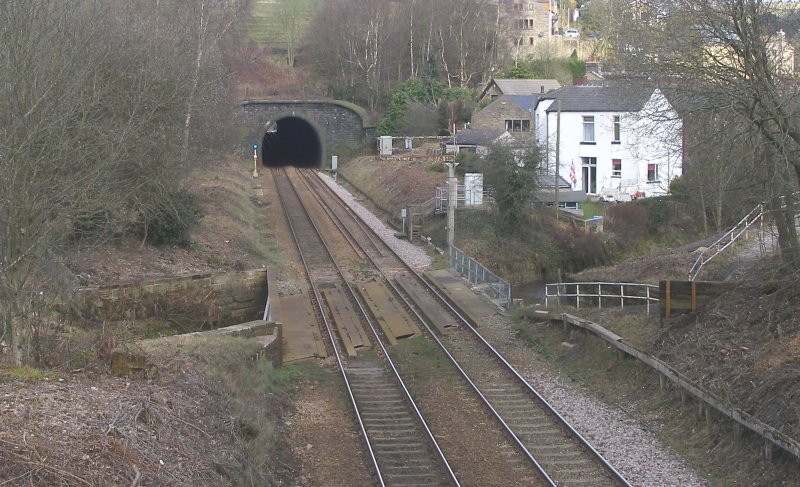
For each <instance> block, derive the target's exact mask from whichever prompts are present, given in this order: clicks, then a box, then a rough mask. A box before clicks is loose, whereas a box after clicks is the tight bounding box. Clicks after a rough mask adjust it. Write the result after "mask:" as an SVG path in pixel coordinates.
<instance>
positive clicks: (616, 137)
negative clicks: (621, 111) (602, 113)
mask: <svg viewBox="0 0 800 487" xmlns="http://www.w3.org/2000/svg"><path fill="white" fill-rule="evenodd" d="M620 125H621V124H620V120H619V115H614V140H613V142H619V141H620V138H619V136H620V131H621V130H620V129H621V126H620Z"/></svg>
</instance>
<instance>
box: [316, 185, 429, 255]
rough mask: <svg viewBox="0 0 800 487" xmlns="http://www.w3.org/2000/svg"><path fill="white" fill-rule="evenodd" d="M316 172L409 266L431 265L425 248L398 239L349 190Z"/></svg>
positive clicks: (391, 230) (392, 231)
mask: <svg viewBox="0 0 800 487" xmlns="http://www.w3.org/2000/svg"><path fill="white" fill-rule="evenodd" d="M317 174H319V176H320V178H322V180H323V181H325V183H326V184H327V185H328V186H329V187H330V188H332V189H333V190H334V191H335V192H336V194H338V195H339V197H341V198H342V200H344V202H345V203H347V205H348V206H349V207H350V208H351V209H352V210H353V211H354V212H355V213H356V214H357V215H358V216H359V217H361V219H362V220H364V221H365V222H366V223H367V224H368V225H369V226H370V227H371V228H372V230H373V231H374V232H375V233H377V234H378V236H379V237H380V238H381V239H382V240H383V241H384V242H386V244H387V245H388V246H389V247H391V248H392V250H394V251H395V252H396V253H397V255H399V256H400V258H401V259H403V260H404V261H406V262H407V263H408V264H409V265H410V266H411V267H413V268H415V269H421V268H424V267H427V266H429V265H431V258H430V256H428V254H426V253H425V250H423V249H421V248H419V247H417V246H416V245H414V244H412V243H411V242H409V241H407V240H400V239H398V238H397V237H395V236H394V233H395V231H394V230H393V229H391V228H389V227H387V226H386V225H385V224H384V223H383V221H381V220H380V218H378V217H376V216H375V215H373V214H372V213H371V212H370V211H369V210H367V209H366V208H364V207H363V206H361V203H359V202H358V201H357V200H356V199H355V197H354V196H353V195H352V194H351V193H350V192H349V191H347V190H346V189H344V188H342V187H341V186H339V185H338V184H337V183H336V182H335V181H334V180H333V178H331V177H330V176H328V175H327V174H325V173H322V172H320V173H317Z"/></svg>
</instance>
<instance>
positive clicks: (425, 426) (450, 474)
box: [281, 175, 461, 487]
mask: <svg viewBox="0 0 800 487" xmlns="http://www.w3.org/2000/svg"><path fill="white" fill-rule="evenodd" d="M287 181H288V182H289V185H290V186H291V187H292V189H293V191H294V193H295V195H296V196H297V199H298V201H299V203H300V206H301V208H302V209H303V213H304V214H305V215H306V217H307V218H308V220H309V223H310V224H311V226H312V227H313V228H314V231H315V232H316V233H317V236H318V238H319V240H320V243H321V244H322V246H323V247H324V249H325V251H326V253H327V254H328V256H329V258H330V262H331V263H332V264H333V266H334V267H335V268H336V271H337V273H338V275H339V277H340V278H341V280H342V282H343V283H344V286H345V287H346V288H347V290H348V293H349V296H350V297H351V299H353V300H354V301H355V303H356V305H357V306H358V308H359V311H361V315H362V316H363V317H364V319H365V320H366V322H367V324H368V325H369V327H370V329H371V331H372V333H373V335H374V336H375V338H376V340H377V342H378V345H379V346H380V349H381V352H382V353H383V355H384V358H385V360H386V363H387V364H388V366H389V368H390V369H391V371H392V373H393V376H394V378H395V379H396V381H397V382H398V384H399V385H400V388H401V390H402V391H403V395H404V397H405V399H406V401H407V402H408V404H409V405H410V406H411V409H412V410H413V412H414V415H415V417H416V418H417V419H418V421H419V422H420V425H421V426H422V428H423V430H424V431H425V434H426V436H427V437H428V440H429V441H430V443H431V446H432V447H433V449H434V451H435V452H436V454H437V457H438V459H439V461H440V462H441V463H442V466H443V467H444V470H445V472H446V473H447V476H448V480H449V481H450V482H451V483H452V484H453V485H455V486H457V487H460V485H461V484H460V483H459V481H458V478H457V477H456V475H455V472H454V471H453V469H452V467H451V466H450V464H449V462H448V461H447V457H446V456H445V454H444V452H443V451H442V449H441V448H440V447H439V444H438V442H437V441H436V438H435V437H434V436H433V432H432V431H431V430H430V428H429V426H428V424H427V422H426V421H425V418H424V417H423V415H422V412H421V411H420V410H419V408H418V407H417V405H416V403H415V402H414V399H413V398H412V397H411V393H410V392H409V390H408V388H407V387H406V384H405V382H404V381H403V379H402V377H401V376H400V373H399V371H398V370H397V368H396V367H395V365H394V362H393V361H392V360H391V357H390V356H389V353H388V351H387V350H386V348H385V347H384V346H383V343H382V342H381V340H380V336H379V334H378V332H377V330H376V328H375V325H374V323H373V322H372V320H371V319H370V318H369V313H368V312H367V310H366V309H365V308H364V306H363V304H362V303H361V301H360V300H359V299H358V297H357V294H356V293H355V291H354V290H353V288H352V287H351V286H350V284H349V283H348V282H347V279H346V278H345V276H344V273H343V271H342V270H341V268H340V267H339V265H338V263H337V262H336V259H335V258H334V257H333V254H332V252H331V250H330V248H329V247H328V245H327V244H326V243H325V241H324V239H323V238H322V235H321V233H320V232H319V229H318V228H317V226H316V224H315V223H314V221H313V219H312V218H311V215H310V213H309V212H308V209H307V208H306V206H305V204H304V203H303V201H302V199H301V198H300V196H299V192H298V191H297V189H296V188H295V186H294V183H293V182H292V180H291V178H290V177H288V175H287ZM281 201H283V199H282V198H281ZM284 210H285V208H284ZM287 220H289V218H288V215H287ZM290 228H291V223H290ZM292 235H293V236H294V237H295V241H296V242H297V237H296V235H295V233H294V230H292ZM298 250H300V245H299V244H298ZM301 259H302V251H301ZM303 266H304V268H305V269H306V274H307V275H308V276H309V281H311V279H310V272H309V270H308V267H307V265H306V263H305V261H303ZM311 286H312V288H313V289H314V293H315V297H316V299H317V300H319V299H320V298H319V295H318V292H317V290H316V286H315V285H314V283H313V282H311ZM320 302H321V301H320ZM321 314H322V315H323V321H324V323H325V327H326V329H327V331H328V334H329V335H330V336H331V341H332V342H335V339H334V336H335V335H334V334H333V330H332V327H331V325H330V323H329V320H328V319H327V317H325V313H324V312H323V313H321ZM334 350H335V352H336V359H337V363H338V364H339V367H340V371H341V372H342V376H343V377H344V380H345V384H346V386H347V389H348V394H349V395H350V399H351V403H352V404H353V407H354V408H355V409H356V415H357V417H358V422H359V426H360V429H361V432H362V434H363V436H364V439H365V442H366V443H367V445H368V448H369V452H370V456H371V458H372V460H373V466H374V467H375V469H376V472H377V474H378V477H379V479H380V482H381V485H382V486H383V485H385V483H384V480H383V476H382V474H381V471H380V467H379V465H378V463H377V458H376V456H375V453H374V451H373V449H372V445H371V443H370V440H369V435H368V434H367V431H366V428H365V425H364V423H363V420H362V418H361V414H360V412H359V408H358V405H357V401H356V400H355V397H354V395H353V391H352V389H351V387H350V381H349V380H348V378H347V373H346V371H345V367H344V364H343V362H342V360H341V358H340V355H339V352H338V348H337V347H336V346H335V345H334Z"/></svg>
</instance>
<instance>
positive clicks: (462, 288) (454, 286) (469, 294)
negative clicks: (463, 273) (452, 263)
mask: <svg viewBox="0 0 800 487" xmlns="http://www.w3.org/2000/svg"><path fill="white" fill-rule="evenodd" d="M425 276H426V277H427V278H428V279H430V281H431V282H432V283H433V284H434V285H435V286H436V288H437V289H439V290H440V291H441V292H442V293H443V294H444V295H445V296H446V297H447V298H448V299H449V300H450V301H451V302H452V303H455V305H456V307H457V308H458V309H459V311H460V312H462V313H464V314H466V315H467V316H469V318H471V319H472V321H475V322H477V321H479V320H480V319H481V318H485V317H487V316H491V315H494V314H498V313H500V312H501V310H500V308H498V307H497V305H495V304H494V303H492V302H491V301H490V300H489V299H488V298H487V297H485V296H483V295H482V294H479V293H477V292H475V291H473V290H472V289H470V288H469V285H468V283H467V282H466V281H465V280H463V279H462V278H461V277H460V276H459V275H458V274H457V273H455V272H454V271H452V270H450V269H440V270H436V271H428V272H426V273H425Z"/></svg>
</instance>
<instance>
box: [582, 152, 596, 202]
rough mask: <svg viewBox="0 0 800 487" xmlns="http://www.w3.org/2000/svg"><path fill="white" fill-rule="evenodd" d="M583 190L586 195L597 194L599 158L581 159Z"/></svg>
mask: <svg viewBox="0 0 800 487" xmlns="http://www.w3.org/2000/svg"><path fill="white" fill-rule="evenodd" d="M581 162H582V164H581V169H582V176H583V190H584V191H585V192H586V194H597V158H596V157H581Z"/></svg>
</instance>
